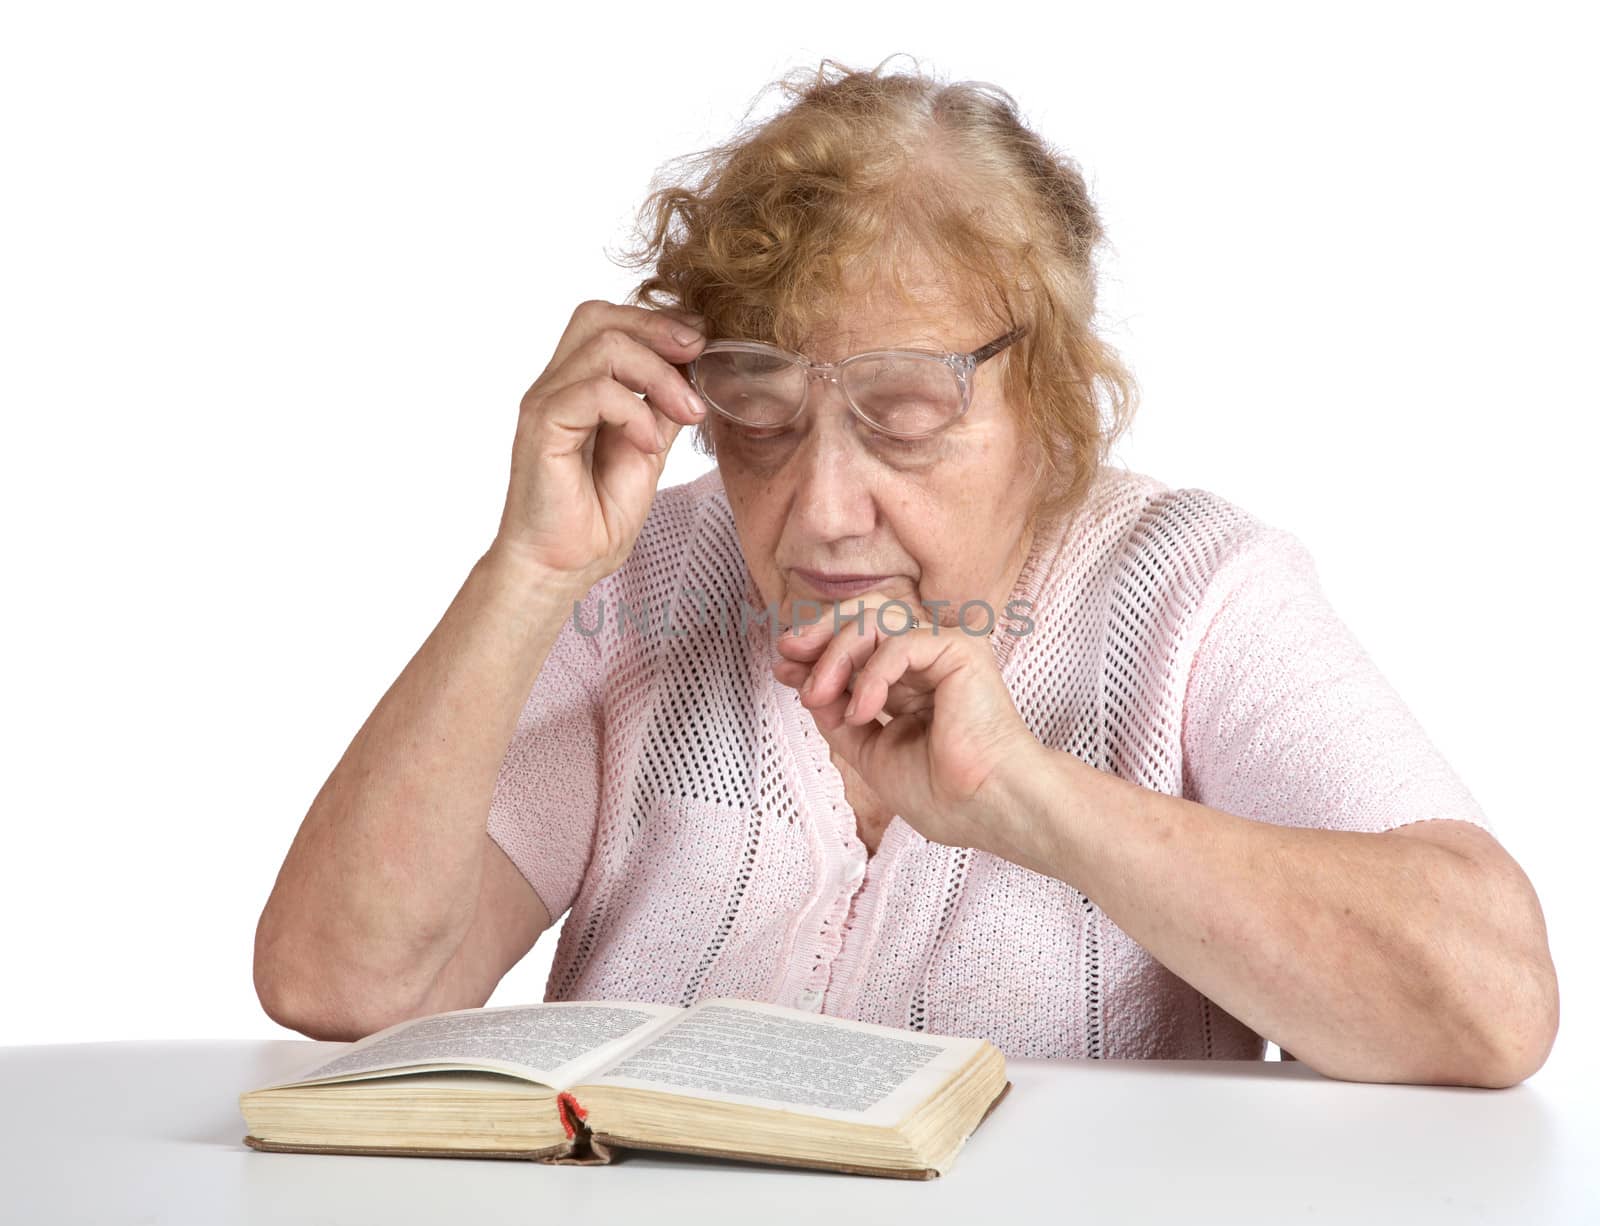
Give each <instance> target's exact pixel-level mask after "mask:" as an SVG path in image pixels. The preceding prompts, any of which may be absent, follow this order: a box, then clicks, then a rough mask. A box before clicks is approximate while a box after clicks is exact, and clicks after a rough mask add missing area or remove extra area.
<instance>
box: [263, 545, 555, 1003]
mask: <svg viewBox="0 0 1600 1226" xmlns="http://www.w3.org/2000/svg"><path fill="white" fill-rule="evenodd" d="M582 595H583V593H582V592H578V591H574V590H573V588H572V587H570V586H567V585H565V584H561V583H556V582H554V581H552V580H550V579H548V578H545V577H543V576H540V575H537V574H535V573H533V572H532V571H530V570H529V569H528V568H527V567H525V566H523V565H521V564H519V563H518V562H517V561H515V560H513V559H510V558H504V557H501V556H500V555H499V554H497V553H496V552H495V551H494V550H493V549H491V550H490V551H489V552H488V553H486V554H484V555H483V557H481V558H479V559H478V561H477V562H476V563H475V564H474V565H473V567H472V570H471V571H470V573H469V574H468V576H467V578H466V580H465V582H464V583H463V584H462V586H461V588H460V590H459V591H458V592H457V594H456V596H455V599H454V600H453V601H452V602H451V604H450V607H449V609H448V610H447V611H446V612H445V614H444V616H443V617H442V618H441V619H440V621H439V624H438V625H437V626H436V627H435V628H434V630H433V632H432V633H431V634H430V635H429V636H428V638H427V640H426V641H425V642H424V643H423V644H422V646H421V647H420V648H419V649H418V651H417V653H416V654H415V655H414V656H413V657H412V658H411V660H410V662H409V663H408V664H407V665H406V666H405V668H404V670H403V671H402V672H401V673H400V675H399V677H398V678H396V680H395V681H394V683H393V684H392V685H391V686H390V687H389V690H388V691H387V692H386V693H385V694H384V696H383V698H382V699H381V700H380V701H379V703H378V704H377V706H376V707H375V708H374V710H373V711H372V714H371V715H370V716H368V718H367V720H366V722H365V723H364V724H363V725H362V727H361V729H360V731H359V732H357V733H356V735H355V738H354V739H353V740H352V741H351V743H350V746H349V748H348V749H346V751H345V753H344V756H343V757H342V758H341V759H340V760H339V763H338V765H337V766H336V767H335V768H334V770H333V772H332V774H331V775H330V776H329V777H328V779H327V781H326V782H325V783H324V784H323V786H322V789H321V791H320V792H318V794H317V797H316V799H315V800H314V801H313V803H312V805H311V808H310V810H309V812H308V813H307V814H306V816H305V819H304V820H303V821H302V823H301V826H300V829H299V831H298V833H297V834H296V835H295V838H294V842H293V843H292V845H291V846H290V848H289V852H288V855H287V856H286V858H285V860H284V863H283V867H282V868H281V869H280V871H279V874H278V878H277V881H276V883H275V884H274V886H273V889H272V893H271V896H270V897H269V898H268V900H267V903H266V906H265V908H264V910H263V912H262V915H261V920H260V923H259V925H258V927H257V932H256V953H255V959H256V966H255V976H256V985H257V990H258V992H259V993H260V994H261V998H262V1003H263V1005H264V1006H265V1007H266V1008H267V1010H268V1012H269V1013H270V1014H271V1015H272V1016H273V1017H275V1018H277V1020H279V1021H280V1022H283V1023H284V1024H285V1025H291V1026H293V1027H294V1028H296V1029H304V1028H305V1025H307V1024H311V1025H316V1026H320V1027H323V1028H327V1027H328V1026H329V1025H334V1026H339V1027H349V1026H351V1025H355V1026H356V1027H357V1028H358V1029H363V1028H369V1027H376V1026H379V1025H385V1024H388V1020H387V1019H388V1018H389V1017H390V1015H392V1014H396V1013H399V1014H402V1015H403V1014H404V1013H405V1012H406V1011H408V1010H409V1008H410V1006H411V1005H412V1003H413V1002H414V1001H415V1000H418V999H420V998H421V997H422V995H423V994H424V993H425V992H426V991H427V989H428V986H429V985H430V984H431V983H432V982H433V981H434V980H435V978H436V977H437V976H438V974H439V972H440V970H441V969H442V968H443V966H444V964H445V963H446V962H447V961H448V960H449V959H450V957H451V955H452V954H453V953H454V952H455V950H456V948H457V947H458V946H459V944H460V943H461V940H462V938H463V936H464V935H465V933H466V931H467V929H468V926H469V925H470V923H471V921H472V917H473V913H474V910H475V907H476V904H477V896H478V890H479V884H480V876H481V873H482V866H483V848H484V831H485V821H486V815H487V813H488V808H489V801H490V799H491V797H492V795H493V790H494V783H495V779H496V778H497V776H498V773H499V767H500V764H501V762H502V760H503V758H504V756H505V752H506V747H507V746H508V745H509V743H510V741H511V737H512V734H513V733H514V732H515V730H516V721H517V717H518V715H519V713H520V712H521V709H522V707H523V705H524V704H525V703H526V701H527V697H528V693H529V691H530V690H531V688H532V686H533V683H534V681H535V679H536V678H537V677H538V675H539V670H540V668H541V667H542V666H543V664H544V661H545V658H546V657H547V656H548V654H549V651H550V648H551V646H552V644H553V643H554V642H555V639H556V637H557V635H558V634H559V632H560V630H561V626H562V623H563V621H564V619H565V618H567V617H569V616H570V615H571V610H572V602H573V601H574V600H575V599H581V597H582ZM363 1032H365V1031H364V1029H363Z"/></svg>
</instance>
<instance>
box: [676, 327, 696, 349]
mask: <svg viewBox="0 0 1600 1226" xmlns="http://www.w3.org/2000/svg"><path fill="white" fill-rule="evenodd" d="M672 335H673V336H674V337H675V338H676V339H677V342H678V344H680V345H692V344H694V343H695V342H696V341H697V340H699V339H700V334H699V333H698V332H696V331H695V330H694V329H693V328H674V329H673V330H672Z"/></svg>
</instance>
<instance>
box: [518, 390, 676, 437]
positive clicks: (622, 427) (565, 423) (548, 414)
mask: <svg viewBox="0 0 1600 1226" xmlns="http://www.w3.org/2000/svg"><path fill="white" fill-rule="evenodd" d="M658 420H659V418H658V417H657V416H656V414H654V413H652V412H651V411H650V407H649V406H648V405H646V404H645V403H644V401H642V400H640V399H639V398H638V397H637V396H635V395H633V394H632V393H630V392H629V391H628V389H627V388H625V387H623V386H622V385H621V384H620V383H617V382H615V381H614V380H612V379H609V378H607V377H606V376H604V375H594V376H592V377H590V378H588V379H584V380H581V381H579V382H577V383H572V384H569V385H568V386H566V387H564V388H562V389H561V390H559V391H557V392H555V393H554V394H553V395H552V396H551V397H550V398H549V399H548V400H546V401H545V402H544V406H543V412H542V414H541V417H540V433H539V438H540V442H539V446H540V449H541V450H542V452H543V454H545V455H549V456H556V455H568V454H573V453H581V452H582V451H583V450H584V448H585V446H586V444H587V443H588V441H589V439H590V438H592V437H593V436H594V434H595V432H596V430H597V429H598V428H599V427H600V426H602V425H609V426H615V427H616V428H617V429H618V430H619V431H620V432H621V433H622V434H623V436H624V437H626V438H627V440H628V441H629V442H630V443H632V444H633V445H634V446H635V447H637V448H638V449H639V450H640V451H643V452H646V453H647V454H649V455H658V454H659V453H661V452H663V451H665V450H666V445H665V444H664V443H663V442H662V437H661V433H660V431H659V430H658V429H657V424H656V423H657V422H658ZM596 446H598V443H597V444H596Z"/></svg>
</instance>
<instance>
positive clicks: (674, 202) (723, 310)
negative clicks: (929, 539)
mask: <svg viewBox="0 0 1600 1226" xmlns="http://www.w3.org/2000/svg"><path fill="white" fill-rule="evenodd" d="M889 58H890V59H893V58H894V57H893V56H891V57H889ZM887 62H888V61H887V60H886V61H884V63H883V64H879V66H878V67H877V68H874V69H872V70H871V71H858V70H853V69H850V68H848V67H846V66H845V65H843V64H840V63H839V62H838V61H836V60H831V59H824V60H823V61H822V62H821V65H820V66H819V67H818V68H817V69H815V70H812V69H809V68H806V69H799V70H796V71H794V72H792V73H790V74H788V75H786V76H785V77H783V78H781V79H780V80H778V81H775V82H773V83H772V84H771V85H768V86H766V87H765V88H763V89H762V90H761V91H760V93H758V94H757V96H756V100H755V101H754V102H752V104H751V107H750V111H747V112H746V115H745V120H744V121H743V123H742V124H741V130H740V131H739V132H738V133H737V134H736V135H735V137H734V138H733V139H731V140H729V141H727V142H726V143H723V144H720V145H715V146H713V147H711V148H708V149H703V150H700V151H698V152H695V153H690V154H685V155H683V156H682V157H679V158H674V159H672V160H671V161H669V162H668V163H667V164H666V166H665V167H663V168H662V169H661V170H658V171H657V173H656V175H655V177H654V178H653V179H652V180H651V186H652V190H651V191H650V193H649V195H648V196H647V198H646V200H645V202H644V203H643V205H642V206H641V207H640V210H639V224H638V230H637V232H636V233H637V237H638V238H639V243H638V245H637V246H636V247H635V248H633V249H632V250H631V251H629V252H627V253H625V254H624V255H623V257H622V259H621V261H620V262H621V263H622V264H623V265H624V266H626V267H629V268H633V269H635V270H637V271H648V275H647V276H646V277H645V278H644V280H643V281H641V282H640V283H639V284H638V285H637V286H635V288H634V289H633V290H632V291H631V292H630V293H629V295H628V298H627V301H628V302H629V303H631V304H633V305H637V306H646V307H652V308H661V307H670V308H681V309H684V310H688V311H693V312H697V313H699V314H702V315H704V316H705V317H706V329H707V334H708V335H710V336H713V337H717V336H734V337H744V338H751V339H762V340H767V341H770V342H771V343H773V344H776V345H781V346H783V347H784V348H787V349H791V350H795V351H797V352H804V345H805V342H806V339H807V338H808V337H809V336H811V335H812V334H813V332H814V330H815V329H816V327H817V326H818V325H819V324H821V323H822V322H823V321H825V320H826V319H827V318H828V317H829V315H830V313H831V311H832V309H833V304H836V303H839V302H841V301H844V300H845V294H846V293H847V292H848V291H847V288H846V287H847V286H849V287H850V289H852V290H853V289H856V288H857V287H858V281H857V279H856V278H858V277H860V276H864V277H865V279H866V283H867V284H868V285H870V286H872V287H873V288H876V287H878V286H883V285H885V284H887V287H888V288H889V289H890V290H891V292H892V293H893V294H895V295H897V296H898V297H899V298H900V299H901V300H902V301H905V302H908V303H910V302H913V301H915V299H914V298H913V297H912V296H911V294H910V292H909V291H908V290H907V288H906V286H905V284H904V282H903V280H902V279H901V277H900V275H899V273H898V269H899V268H900V267H901V266H902V265H903V264H906V265H907V266H909V264H908V262H907V261H906V260H904V259H903V258H902V257H904V256H905V255H906V254H908V253H911V252H916V253H921V254H924V255H925V257H927V258H931V260H932V261H933V263H934V265H935V266H936V267H939V268H940V269H941V270H944V277H945V279H946V280H948V282H949V284H950V287H951V289H952V292H953V294H954V295H955V297H956V300H957V301H959V302H960V303H962V304H963V305H964V306H966V307H967V308H968V309H969V310H970V311H971V312H972V313H973V314H974V315H976V316H978V317H981V318H983V319H985V320H987V321H988V322H989V323H990V324H991V325H992V327H993V329H994V330H993V332H992V334H991V335H993V336H998V335H1000V334H1002V333H1004V332H1007V331H1009V330H1010V329H1011V328H1013V327H1017V326H1025V327H1026V328H1027V332H1026V334H1025V335H1024V336H1023V337H1022V339H1021V340H1019V341H1017V342H1015V343H1014V344H1013V345H1011V346H1010V347H1008V348H1007V349H1006V350H1004V351H1003V352H1002V353H1001V354H999V355H998V356H997V357H996V358H995V359H994V361H995V362H998V363H1000V364H1001V367H1002V373H1001V378H1002V380H1003V388H1004V392H1005V396H1006V399H1007V400H1008V401H1009V402H1010V403H1011V404H1012V405H1014V406H1017V408H1018V410H1019V411H1020V413H1021V415H1022V417H1023V425H1024V427H1025V428H1026V430H1027V431H1028V432H1029V433H1030V434H1031V435H1032V438H1033V440H1034V442H1035V444H1036V446H1035V456H1036V465H1035V471H1034V472H1033V473H1032V474H1028V475H1027V476H1028V479H1030V480H1032V481H1033V482H1034V483H1035V486H1034V488H1035V491H1036V493H1035V496H1034V499H1033V510H1034V516H1035V517H1036V518H1038V517H1042V516H1053V515H1057V514H1063V513H1067V512H1070V511H1071V510H1072V509H1074V508H1076V507H1077V506H1078V505H1079V504H1080V502H1081V500H1082V499H1083V497H1084V495H1085V494H1086V493H1087V491H1088V488H1089V485H1090V484H1091V482H1092V481H1093V480H1094V478H1095V475H1096V473H1097V472H1098V470H1099V468H1100V465H1101V463H1102V462H1103V461H1105V460H1106V459H1108V458H1109V456H1110V453H1111V447H1112V444H1113V443H1114V442H1115V441H1116V439H1117V438H1118V437H1119V436H1120V435H1121V434H1122V433H1123V431H1124V430H1125V429H1126V428H1127V427H1128V425H1129V424H1130V422H1131V419H1132V416H1133V412H1134V408H1135V405H1136V402H1137V387H1136V384H1135V382H1134V379H1133V376H1132V374H1131V373H1130V372H1129V371H1128V370H1127V369H1126V367H1125V366H1124V365H1123V364H1122V362H1121V360H1120V359H1119V357H1118V355H1117V353H1116V351H1115V350H1114V349H1112V348H1111V346H1110V345H1109V344H1107V343H1106V342H1105V341H1104V340H1102V339H1101V338H1100V337H1099V336H1098V335H1097V334H1096V330H1095V313H1096V307H1095V296H1096V265H1095V260H1096V255H1097V251H1098V249H1099V248H1100V247H1101V246H1102V244H1104V243H1105V235H1104V231H1103V229H1102V227H1101V223H1100V217H1099V214H1098V212H1097V211H1096V209H1095V206H1094V204H1093V203H1092V202H1091V200H1090V198H1089V192H1088V189H1087V187H1086V186H1085V183H1084V178H1083V174H1082V172H1081V171H1080V170H1079V168H1078V166H1077V164H1076V163H1075V162H1073V161H1072V160H1071V159H1069V158H1068V157H1066V156H1065V155H1063V154H1062V153H1060V152H1059V151H1057V150H1056V149H1055V148H1053V147H1052V146H1051V145H1049V144H1047V143H1046V142H1045V141H1044V140H1043V139H1042V138H1041V137H1040V136H1039V135H1038V134H1037V133H1035V132H1034V131H1032V130H1031V129H1030V128H1029V127H1027V126H1026V125H1025V124H1024V122H1023V121H1022V119H1021V118H1020V116H1019V114H1018V108H1017V103H1016V101H1015V99H1013V98H1012V96H1011V95H1010V94H1009V93H1007V92H1006V91H1005V90H1003V89H1001V88H999V87H998V86H995V85H992V84H989V83H987V82H981V81H956V82H953V83H952V82H947V81H944V80H942V79H940V78H938V77H937V76H934V75H929V74H927V73H924V72H923V71H922V70H921V68H920V66H918V67H917V69H916V71H914V72H910V73H892V74H891V73H885V72H884V71H883V68H884V64H886V63H887ZM913 62H914V63H915V61H914V60H913ZM775 87H776V88H780V89H782V90H783V91H784V93H786V94H787V95H788V96H789V97H790V98H791V99H792V102H791V104H790V105H789V106H787V107H786V108H785V109H783V110H782V111H781V112H780V113H778V114H776V115H773V116H771V117H769V118H767V119H765V120H763V121H761V122H759V123H757V124H754V125H751V124H750V122H749V120H750V112H751V111H754V109H755V106H756V103H758V102H759V101H760V99H761V97H762V96H763V95H765V94H766V93H767V92H768V91H769V90H771V89H773V88H775ZM708 426H709V419H708V421H707V422H704V423H701V424H700V425H699V426H698V427H696V430H695V435H694V438H695V447H696V449H697V450H699V451H700V452H701V453H702V454H704V455H706V456H709V457H713V458H714V456H715V450H714V445H713V443H712V440H711V437H710V434H709V431H708Z"/></svg>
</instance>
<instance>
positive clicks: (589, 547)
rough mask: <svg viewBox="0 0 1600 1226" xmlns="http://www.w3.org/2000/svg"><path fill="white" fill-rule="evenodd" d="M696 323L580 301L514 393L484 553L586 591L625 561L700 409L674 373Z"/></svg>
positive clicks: (694, 341)
mask: <svg viewBox="0 0 1600 1226" xmlns="http://www.w3.org/2000/svg"><path fill="white" fill-rule="evenodd" d="M699 323H700V320H699V317H697V316H693V315H689V314H687V313H685V312H682V311H677V310H672V309H661V310H652V309H649V308H646V307H637V306H627V305H621V304H617V303H612V302H606V301H604V300H601V299H593V300H591V301H588V302H583V303H580V304H579V305H578V307H577V309H576V310H575V311H573V313H572V319H571V321H570V322H569V323H568V324H567V330H566V331H565V332H564V333H562V335H561V340H560V341H559V342H558V343H557V345H556V350H555V354H554V356H553V357H552V358H551V359H550V364H549V366H547V367H546V368H545V370H544V373H543V374H541V375H540V376H539V377H538V379H536V380H535V381H534V384H533V386H532V387H530V388H529V389H528V391H527V393H526V394H525V395H524V396H523V397H522V405H521V408H520V409H519V415H518V419H517V432H516V438H515V441H514V442H513V444H512V452H511V485H510V489H509V490H508V491H507V493H506V505H505V511H504V512H503V513H502V515H501V517H500V530H499V532H498V533H497V535H496V536H495V540H494V544H493V546H492V547H491V549H490V552H491V553H498V554H499V555H501V556H504V557H510V558H514V559H516V560H518V561H519V562H521V563H525V564H530V565H532V566H534V567H536V568H538V569H540V570H541V571H542V572H545V573H550V574H555V575H559V576H562V577H570V578H571V579H572V580H573V581H574V582H575V584H576V585H577V586H579V587H580V588H581V589H582V590H584V591H587V590H588V589H589V588H590V587H591V586H593V584H594V583H596V582H598V581H599V580H600V579H602V578H604V577H605V576H606V575H608V574H610V573H611V572H612V571H614V570H616V569H617V568H618V567H619V566H621V565H622V563H623V562H624V561H625V560H626V559H627V556H628V554H629V552H630V551H631V550H632V549H633V543H634V540H635V539H636V538H637V537H638V535H639V530H640V528H642V527H643V526H644V520H645V516H646V515H647V514H648V513H649V510H650V504H651V502H652V500H653V499H654V497H655V490H656V482H657V481H659V480H660V477H661V470H662V468H663V467H664V466H665V464H666V457H667V452H668V450H669V449H670V448H671V446H672V440H673V439H674V438H676V437H677V434H678V428H679V426H680V425H693V424H695V423H698V422H699V421H700V420H701V418H702V417H703V416H704V409H703V408H702V407H701V403H700V398H699V397H698V396H696V395H695V393H694V390H693V389H692V388H691V387H690V386H689V382H688V380H687V379H686V378H685V377H684V374H683V373H682V372H681V371H680V370H678V369H677V367H678V366H681V365H683V364H685V363H687V362H688V361H690V359H692V358H693V357H694V356H695V355H696V354H697V353H699V352H700V347H701V345H702V344H703V343H704V341H705V337H704V335H703V334H702V333H701V331H700V329H699V326H698V325H699ZM684 333H688V334H690V335H691V339H690V340H687V341H685V340H683V339H680V337H681V334H684ZM635 393H643V395H644V399H643V400H641V399H639V397H638V396H637V395H635Z"/></svg>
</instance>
